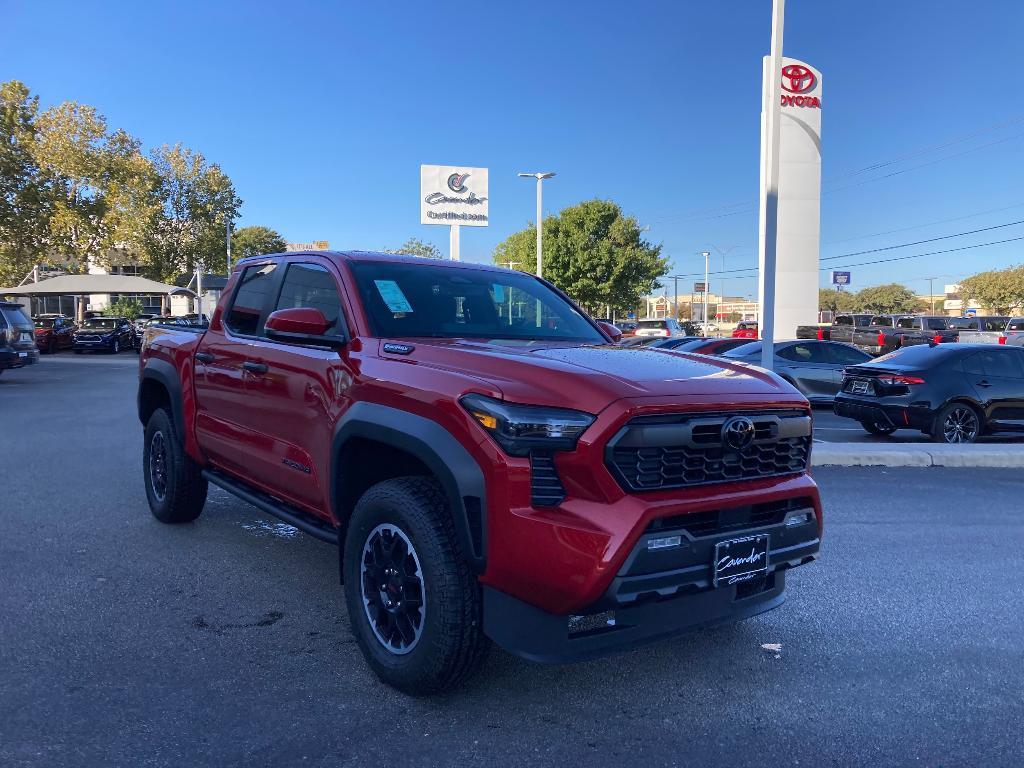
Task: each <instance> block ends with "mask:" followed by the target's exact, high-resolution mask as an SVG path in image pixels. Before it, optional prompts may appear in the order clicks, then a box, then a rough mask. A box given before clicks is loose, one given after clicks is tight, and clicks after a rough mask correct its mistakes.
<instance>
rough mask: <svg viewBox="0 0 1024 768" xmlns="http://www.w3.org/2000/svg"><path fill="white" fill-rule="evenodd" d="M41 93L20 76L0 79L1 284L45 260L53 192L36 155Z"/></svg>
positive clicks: (11, 282) (17, 279)
mask: <svg viewBox="0 0 1024 768" xmlns="http://www.w3.org/2000/svg"><path fill="white" fill-rule="evenodd" d="M38 114H39V98H38V97H36V96H32V95H31V94H30V92H29V89H28V88H27V87H26V86H25V85H24V84H23V83H20V82H18V81H17V80H11V81H9V82H6V83H2V84H0V285H14V284H16V283H18V282H20V281H21V280H22V279H23V278H24V277H25V275H26V274H28V273H29V272H30V271H31V270H32V267H33V266H35V265H36V264H38V263H39V262H41V261H43V260H44V256H45V253H46V248H47V244H48V242H49V232H50V212H51V202H52V197H51V194H50V190H49V188H48V186H47V184H46V181H45V180H44V179H43V177H42V175H41V173H40V170H39V165H38V163H37V162H36V160H35V156H34V154H33V151H34V148H35V143H36V133H37V130H36V118H37V116H38Z"/></svg>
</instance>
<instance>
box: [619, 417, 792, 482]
mask: <svg viewBox="0 0 1024 768" xmlns="http://www.w3.org/2000/svg"><path fill="white" fill-rule="evenodd" d="M735 416H745V417H747V418H749V419H750V420H751V421H752V422H753V426H754V436H753V440H752V441H751V442H750V444H749V445H746V446H745V447H743V448H740V449H736V448H732V447H730V446H729V445H727V444H726V442H725V441H724V440H723V437H722V430H723V427H724V426H725V424H726V423H727V422H728V421H729V420H730V419H732V418H733V417H735ZM810 453H811V419H810V416H809V415H808V414H807V412H806V411H802V410H792V411H789V410H787V411H760V412H736V413H714V414H707V413H694V414H666V415H664V416H644V417H640V418H637V419H633V420H632V421H630V422H629V423H628V424H627V425H626V426H625V427H623V428H622V429H621V430H619V432H618V433H617V434H616V435H615V436H614V437H613V438H612V439H611V440H610V441H609V443H608V447H607V449H606V451H605V461H606V464H607V466H608V468H609V470H610V471H611V473H612V475H614V476H615V479H616V480H617V481H618V483H619V485H621V486H622V488H623V490H626V491H629V492H638V491H656V490H663V489H668V488H687V487H693V486H699V485H709V484H712V483H727V482H734V481H736V480H752V479H758V478H765V477H776V476H780V475H790V474H799V473H800V472H803V471H805V470H806V469H807V464H808V460H809V458H810Z"/></svg>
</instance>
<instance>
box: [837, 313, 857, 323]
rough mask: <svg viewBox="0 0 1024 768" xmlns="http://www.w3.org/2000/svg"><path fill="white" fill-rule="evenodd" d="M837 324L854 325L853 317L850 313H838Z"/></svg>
mask: <svg viewBox="0 0 1024 768" xmlns="http://www.w3.org/2000/svg"><path fill="white" fill-rule="evenodd" d="M835 325H853V318H852V317H850V316H849V315H837V316H836V322H835Z"/></svg>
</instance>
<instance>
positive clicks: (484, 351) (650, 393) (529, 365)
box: [384, 339, 799, 413]
mask: <svg viewBox="0 0 1024 768" xmlns="http://www.w3.org/2000/svg"><path fill="white" fill-rule="evenodd" d="M403 343H406V344H413V345H414V346H415V349H414V350H413V351H412V353H411V354H410V355H409V358H406V359H410V358H411V359H412V360H414V361H415V362H416V363H418V364H421V365H430V366H434V367H440V368H446V369H449V370H454V371H458V372H459V373H463V374H465V373H469V374H471V375H473V376H474V377H476V378H478V379H482V380H484V381H487V382H489V383H491V384H493V386H494V387H496V388H498V389H500V390H501V392H502V393H503V395H504V397H505V398H506V399H508V400H511V401H513V402H522V403H533V404H537V405H560V406H564V407H573V408H578V409H580V410H585V411H588V412H590V413H597V412H599V411H601V410H603V409H604V408H605V407H607V406H608V405H609V404H611V403H612V402H614V401H615V400H619V399H622V398H647V397H658V398H665V397H670V398H671V397H679V398H681V399H683V400H685V399H686V398H687V397H688V396H691V395H720V396H722V398H723V400H729V401H735V400H736V396H743V395H759V396H765V395H782V396H783V397H784V398H785V399H789V398H790V397H792V396H793V395H794V390H793V389H792V387H790V385H789V384H787V383H786V382H784V381H783V380H782V379H780V378H778V377H777V376H775V375H774V374H772V373H769V372H768V371H765V370H762V369H760V368H755V367H753V366H749V365H743V364H742V363H735V362H731V361H726V360H723V359H721V358H714V357H708V356H706V355H690V354H685V353H677V352H672V351H669V350H664V351H663V350H658V349H650V348H645V347H639V348H638V347H619V346H614V345H604V346H566V345H564V344H561V345H560V344H557V343H550V342H516V341H508V340H500V341H476V340H464V339H444V340H439V339H406V340H404V342H403ZM384 356H385V357H386V356H387V355H386V354H385V355H384ZM798 397H799V396H798Z"/></svg>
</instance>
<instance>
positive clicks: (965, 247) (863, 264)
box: [673, 235, 1024, 278]
mask: <svg viewBox="0 0 1024 768" xmlns="http://www.w3.org/2000/svg"><path fill="white" fill-rule="evenodd" d="M1020 240H1024V235H1021V236H1020V237H1010V238H1007V239H1005V240H993V241H991V242H988V243H975V244H974V245H962V246H960V247H959V248H946V249H944V250H941V251H928V252H927V253H915V254H912V255H910V256H894V257H893V258H890V259H876V260H874V261H860V262H857V263H855V264H842V265H841V267H842V268H846V267H866V266H870V265H872V264H887V263H889V262H893V261H907V260H909V259H920V258H923V257H925V256H938V255H940V254H943V253H955V252H958V251H969V250H972V249H974V248H985V247H987V246H990V245H1002V244H1003V243H1016V242H1018V241H1020ZM757 269H758V268H757V267H746V268H744V269H730V270H727V271H725V272H722V271H719V272H711V273H709V274H712V275H722V274H731V273H736V272H757ZM829 269H835V267H822V268H821V271H822V272H824V271H826V270H829ZM703 274H704V273H703V272H687V273H685V274H682V275H673V277H680V278H682V277H699V276H703ZM745 276H746V277H753V275H745Z"/></svg>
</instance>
